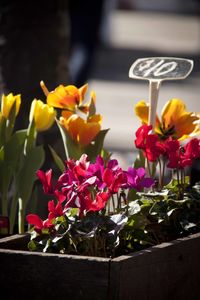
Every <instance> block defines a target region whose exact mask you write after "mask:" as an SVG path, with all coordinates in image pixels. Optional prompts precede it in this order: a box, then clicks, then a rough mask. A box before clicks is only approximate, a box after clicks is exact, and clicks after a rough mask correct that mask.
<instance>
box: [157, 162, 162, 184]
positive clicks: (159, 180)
mask: <svg viewBox="0 0 200 300" xmlns="http://www.w3.org/2000/svg"><path fill="white" fill-rule="evenodd" d="M158 164H159V178H158V182H159V186H160V189H162V164H161V160H160V158H158Z"/></svg>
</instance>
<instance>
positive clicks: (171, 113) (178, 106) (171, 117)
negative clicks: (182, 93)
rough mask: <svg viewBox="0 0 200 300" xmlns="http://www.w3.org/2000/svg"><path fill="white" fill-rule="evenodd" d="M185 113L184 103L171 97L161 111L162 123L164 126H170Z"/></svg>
mask: <svg viewBox="0 0 200 300" xmlns="http://www.w3.org/2000/svg"><path fill="white" fill-rule="evenodd" d="M184 113H185V104H184V103H183V101H182V100H180V99H176V98H173V99H171V100H169V101H168V102H167V103H166V104H165V106H164V108H163V110H162V113H161V118H162V123H163V124H164V125H165V128H168V127H171V125H172V124H175V123H176V120H177V119H179V118H180V117H181V116H182V115H183V114H184Z"/></svg>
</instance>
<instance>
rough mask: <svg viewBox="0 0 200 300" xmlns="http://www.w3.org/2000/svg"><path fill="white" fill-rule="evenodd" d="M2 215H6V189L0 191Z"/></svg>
mask: <svg viewBox="0 0 200 300" xmlns="http://www.w3.org/2000/svg"><path fill="white" fill-rule="evenodd" d="M2 215H3V216H5V217H7V216H8V191H5V189H3V192H2Z"/></svg>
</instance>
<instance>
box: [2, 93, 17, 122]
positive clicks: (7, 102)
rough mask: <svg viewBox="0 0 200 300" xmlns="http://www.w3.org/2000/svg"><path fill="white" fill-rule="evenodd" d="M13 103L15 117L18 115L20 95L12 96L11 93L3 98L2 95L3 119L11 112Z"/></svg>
mask: <svg viewBox="0 0 200 300" xmlns="http://www.w3.org/2000/svg"><path fill="white" fill-rule="evenodd" d="M14 103H15V105H16V108H15V116H17V115H18V113H19V109H20V105H21V95H20V94H18V95H13V93H10V94H8V95H7V96H5V95H4V94H3V95H2V99H1V113H2V116H3V117H4V118H5V119H8V117H9V114H10V111H11V109H12V107H13V105H14Z"/></svg>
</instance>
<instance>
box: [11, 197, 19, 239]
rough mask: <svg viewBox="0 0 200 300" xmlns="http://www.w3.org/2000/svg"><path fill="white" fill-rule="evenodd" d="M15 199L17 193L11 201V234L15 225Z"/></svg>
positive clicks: (16, 199)
mask: <svg viewBox="0 0 200 300" xmlns="http://www.w3.org/2000/svg"><path fill="white" fill-rule="evenodd" d="M17 201H18V195H17V193H16V194H15V195H14V197H13V198H12V203H11V210H10V234H13V230H14V225H15V218H16V212H17Z"/></svg>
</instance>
